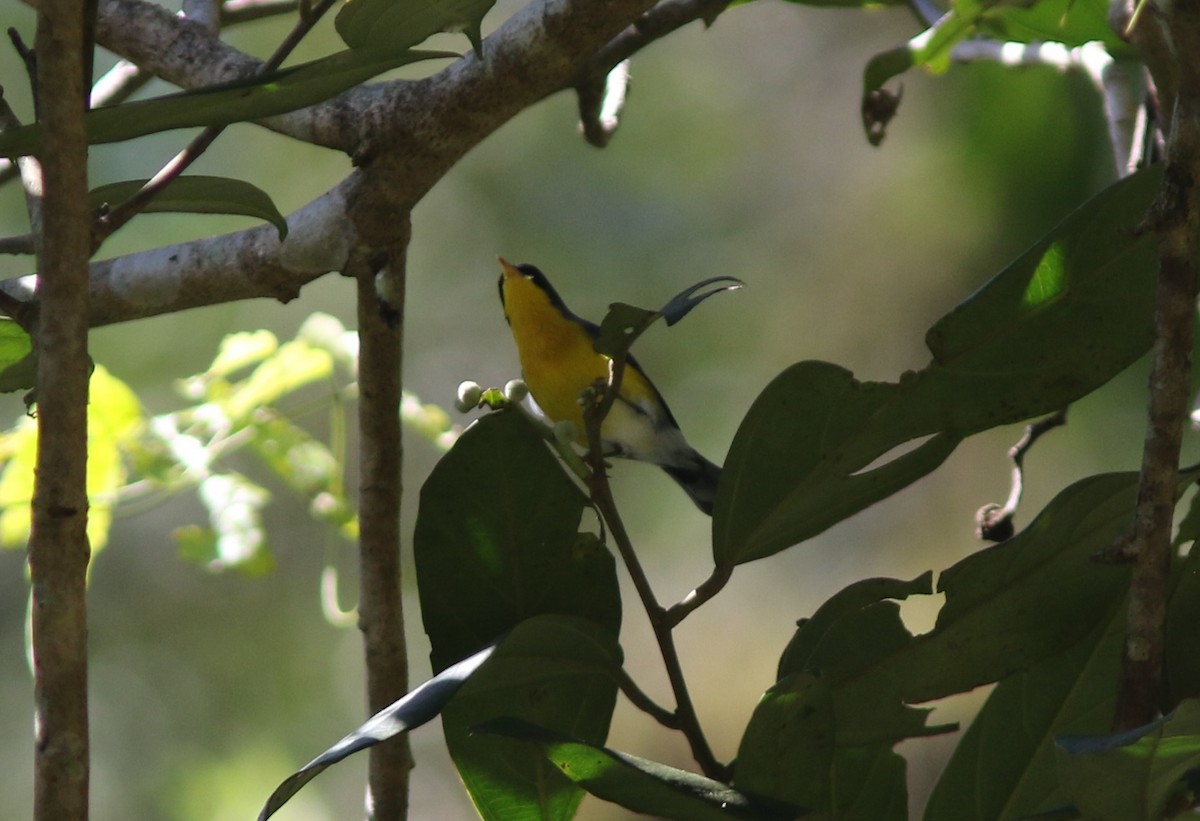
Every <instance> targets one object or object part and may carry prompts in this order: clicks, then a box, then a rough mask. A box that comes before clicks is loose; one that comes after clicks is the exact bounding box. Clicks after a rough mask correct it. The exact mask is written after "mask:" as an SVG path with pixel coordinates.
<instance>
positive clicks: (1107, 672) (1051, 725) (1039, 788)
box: [924, 601, 1125, 821]
mask: <svg viewBox="0 0 1200 821" xmlns="http://www.w3.org/2000/svg"><path fill="white" fill-rule="evenodd" d="M1115 611H1116V612H1115V615H1114V616H1113V617H1112V618H1110V619H1109V620H1108V621H1107V622H1106V623H1104V624H1102V625H1101V626H1100V627H1098V628H1097V629H1095V630H1093V631H1092V632H1091V633H1089V634H1088V635H1087V636H1085V637H1084V638H1083V639H1082V640H1081V641H1080V642H1079V643H1078V644H1076V645H1075V646H1074V647H1072V648H1071V649H1069V650H1068V651H1066V652H1065V653H1058V654H1053V655H1050V656H1047V657H1046V658H1045V659H1043V660H1042V661H1040V662H1038V663H1037V664H1036V665H1034V666H1033V667H1030V668H1029V669H1028V670H1026V671H1025V672H1022V673H1017V674H1015V675H1012V676H1009V677H1008V678H1006V679H1005V680H1004V681H1002V682H1000V683H999V684H998V685H996V688H995V689H994V690H993V691H992V693H991V695H989V696H988V700H987V702H986V703H985V704H984V706H983V709H981V710H980V711H979V713H978V715H976V716H975V720H974V721H972V722H971V726H970V728H969V729H968V730H967V732H966V733H965V734H964V735H963V737H962V740H960V741H959V743H958V745H957V746H956V747H955V749H954V755H953V756H952V757H951V759H950V763H949V764H947V765H946V769H945V770H944V771H943V772H942V775H941V777H940V778H939V779H938V783H937V786H936V787H935V788H934V790H933V794H932V795H931V796H930V798H929V803H928V804H927V805H926V808H925V816H924V818H925V821H1017V819H1021V818H1027V817H1029V816H1030V815H1032V814H1033V813H1034V812H1036V811H1039V810H1042V809H1050V808H1053V807H1057V806H1062V805H1063V804H1065V803H1066V801H1067V798H1066V795H1065V794H1064V793H1063V792H1062V791H1061V790H1060V789H1059V788H1058V778H1057V775H1056V773H1055V770H1054V756H1055V747H1054V737H1055V736H1056V735H1061V734H1064V733H1094V732H1099V731H1102V730H1103V729H1104V728H1106V727H1108V726H1109V724H1110V723H1111V722H1112V711H1113V707H1114V705H1115V703H1116V687H1115V686H1114V682H1115V681H1116V680H1117V670H1118V667H1119V660H1120V655H1121V644H1122V640H1123V639H1124V635H1125V630H1124V626H1125V605H1124V602H1123V601H1122V602H1121V603H1120V604H1118V605H1117V607H1116V608H1115Z"/></svg>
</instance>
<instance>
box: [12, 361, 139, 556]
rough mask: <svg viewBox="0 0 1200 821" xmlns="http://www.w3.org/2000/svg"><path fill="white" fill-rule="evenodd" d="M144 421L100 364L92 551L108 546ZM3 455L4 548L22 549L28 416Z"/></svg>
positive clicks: (93, 412) (90, 480) (29, 485)
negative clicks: (128, 458) (130, 450)
mask: <svg viewBox="0 0 1200 821" xmlns="http://www.w3.org/2000/svg"><path fill="white" fill-rule="evenodd" d="M144 419H145V416H144V413H143V411H142V407H141V405H140V404H139V403H138V399H137V396H136V395H135V394H134V393H133V391H132V390H131V389H130V387H129V386H128V385H127V384H125V383H124V382H123V381H121V380H120V379H118V378H117V377H115V376H113V375H112V374H111V373H109V372H108V370H107V369H105V368H104V367H103V366H99V365H97V366H96V368H95V369H94V370H93V371H92V375H91V378H90V380H89V382H88V463H87V491H88V506H89V509H88V522H87V534H88V541H89V544H90V545H91V548H92V552H93V553H96V552H98V551H99V550H101V549H102V548H103V547H104V546H105V545H106V544H107V542H108V531H109V528H110V526H111V524H112V511H113V507H114V506H115V505H116V501H117V491H118V490H119V489H120V488H121V486H122V485H124V483H125V479H126V477H127V476H128V467H127V466H126V464H125V459H124V451H125V449H126V448H127V447H129V446H130V444H131V442H132V441H133V440H134V439H135V438H136V436H137V434H138V432H139V431H140V430H141V428H142V425H143V423H144ZM0 454H2V456H3V459H4V463H5V464H4V471H3V474H2V475H0V544H3V545H4V546H5V547H16V546H23V545H24V544H25V543H26V541H28V539H29V526H30V515H31V508H30V503H31V500H32V498H33V477H34V466H35V465H36V463H37V423H36V422H35V421H34V420H33V419H31V418H29V417H24V418H22V419H21V420H20V421H19V422H18V423H17V425H16V426H15V427H14V428H12V429H11V430H9V431H7V432H5V433H4V435H3V441H0Z"/></svg>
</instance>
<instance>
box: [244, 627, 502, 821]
mask: <svg viewBox="0 0 1200 821" xmlns="http://www.w3.org/2000/svg"><path fill="white" fill-rule="evenodd" d="M495 649H496V647H495V645H488V646H487V647H485V648H483V649H482V650H480V651H479V652H478V653H475V654H473V655H471V656H469V657H467V658H465V659H463V660H462V661H460V662H458V663H457V664H452V665H450V666H449V667H447V668H446V669H445V670H443V671H442V672H440V673H438V674H437V675H436V676H434V677H433V678H431V679H429V681H426V682H425V683H424V684H422V685H420V686H419V687H416V688H414V689H413V690H411V691H410V692H409V693H408V694H407V695H405V696H404V697H403V698H401V699H400V700H399V701H396V702H395V703H393V704H391V705H389V706H387V707H385V708H384V709H383V710H380V711H379V712H378V713H376V714H375V715H373V716H371V718H370V720H368V721H367V723H365V724H363V725H362V726H361V727H359V728H358V729H357V730H355V731H354V732H352V733H350V734H349V735H348V736H346V737H345V738H343V739H342V740H341V741H339V742H338V743H337V744H334V745H333V746H332V747H330V748H329V749H328V750H326V751H325V752H323V753H321V754H320V755H319V756H317V757H316V758H314V759H313V760H312V761H310V762H308V763H307V764H305V765H304V766H303V767H301V768H300V769H299V770H297V771H296V772H295V773H293V774H292V775H290V776H288V777H287V778H286V779H285V780H284V781H283V783H282V784H280V785H279V786H278V787H276V788H275V792H273V793H271V797H270V798H268V799H267V803H266V806H264V807H263V810H262V812H261V813H259V816H258V818H259V821H266V819H268V818H270V817H271V816H272V815H274V814H275V812H276V811H277V810H278V809H279V808H280V807H282V806H283V805H284V804H286V803H287V802H288V801H289V800H290V799H291V797H292V796H293V795H295V794H296V793H297V792H299V791H300V788H301V787H303V786H304V785H305V784H307V783H308V782H309V781H311V780H313V779H314V778H315V777H316V776H317V775H319V774H320V773H321V772H322V771H323V770H325V769H326V768H328V767H330V766H332V765H333V764H336V763H338V762H339V761H341V760H342V759H344V758H346V757H347V756H349V755H353V754H354V753H356V752H358V751H359V750H365V749H367V748H368V747H373V746H375V745H376V744H378V743H379V742H381V741H387V740H388V739H389V738H394V737H395V736H397V735H399V734H400V733H405V732H408V731H409V730H413V729H416V728H417V727H420V726H421V725H422V724H424V723H426V722H427V721H429V720H430V719H432V718H434V717H435V716H437V715H438V714H439V713H440V712H441V711H442V710H443V709H444V708H445V706H446V705H447V704H448V703H449V702H450V699H451V698H453V696H454V694H455V693H457V692H458V690H459V688H460V687H462V685H463V682H465V681H466V680H467V679H468V678H470V677H471V675H472V674H473V673H474V672H475V671H476V670H478V669H479V667H480V666H481V665H482V664H483V663H484V662H485V661H487V659H488V658H489V657H490V656H491V655H492V652H493V651H494V650H495Z"/></svg>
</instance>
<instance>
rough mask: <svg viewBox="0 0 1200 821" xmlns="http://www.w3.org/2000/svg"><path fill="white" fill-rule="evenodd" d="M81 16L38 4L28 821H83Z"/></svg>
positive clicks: (65, 1)
mask: <svg viewBox="0 0 1200 821" xmlns="http://www.w3.org/2000/svg"><path fill="white" fill-rule="evenodd" d="M84 17H85V14H84V8H83V5H81V4H80V3H79V2H78V0H42V2H41V3H40V5H39V8H38V26H37V36H36V38H35V50H36V53H37V77H38V83H37V85H38V89H39V100H38V111H39V120H40V121H41V123H42V125H43V127H44V128H45V131H46V138H45V142H44V144H43V147H42V152H41V160H42V186H41V189H40V192H41V199H42V203H41V206H42V208H41V210H42V218H41V220H40V224H41V234H40V236H39V243H38V245H39V249H38V250H39V258H38V273H39V282H40V284H39V288H40V294H41V300H42V303H43V304H44V305H45V306H46V311H45V313H44V314H43V316H42V319H41V322H40V327H39V329H38V332H37V334H36V335H35V338H34V339H35V345H36V347H37V351H38V356H39V366H38V374H37V402H38V454H37V469H36V473H35V479H34V496H33V523H32V529H31V531H30V537H29V569H30V577H31V580H32V626H33V658H34V699H35V702H36V712H37V722H36V726H37V738H36V748H35V756H34V818H35V819H36V821H68V820H69V821H85V819H86V818H87V817H88V761H89V739H88V707H87V600H86V592H87V587H86V579H87V566H88V559H89V548H88V540H87V529H86V526H87V508H88V500H87V489H86V469H87V387H88V373H89V366H88V352H87V327H88V326H87V316H88V305H87V301H88V287H87V275H88V267H87V259H88V255H89V252H90V244H89V239H90V237H89V234H90V225H89V215H88V209H87V138H86V135H85V132H84V125H83V114H84V90H85V85H84V82H83V74H84V61H85V55H84V54H83V53H82V52H83V49H82V48H81V46H82V44H83V43H84V42H85V20H84Z"/></svg>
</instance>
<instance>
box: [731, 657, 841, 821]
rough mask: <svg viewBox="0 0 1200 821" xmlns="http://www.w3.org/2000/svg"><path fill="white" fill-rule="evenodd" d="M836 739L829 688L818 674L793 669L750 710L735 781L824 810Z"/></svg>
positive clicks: (741, 786)
mask: <svg viewBox="0 0 1200 821" xmlns="http://www.w3.org/2000/svg"><path fill="white" fill-rule="evenodd" d="M835 742H836V730H835V718H834V706H833V697H832V695H831V694H830V692H829V687H828V686H827V685H826V684H825V683H824V682H823V680H822V679H821V678H820V677H819V676H815V675H812V674H809V673H793V674H791V675H789V676H787V677H785V678H782V679H780V680H779V681H777V682H776V683H775V685H774V686H773V687H771V689H769V690H767V692H765V693H764V694H763V697H762V698H761V699H760V700H759V702H758V706H757V707H755V708H754V714H753V715H752V716H750V723H749V724H748V725H746V732H745V734H744V735H743V736H742V741H741V744H740V745H738V754H737V768H736V770H735V772H734V779H733V784H734V786H736V787H737V788H738V789H742V790H746V791H747V792H751V793H756V794H758V795H766V796H770V797H771V798H777V799H779V800H780V801H786V802H788V803H790V804H794V805H796V806H798V807H814V808H825V807H826V806H827V804H828V796H829V788H830V782H831V775H832V773H831V770H832V768H833V756H834V748H835Z"/></svg>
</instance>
